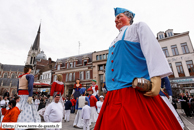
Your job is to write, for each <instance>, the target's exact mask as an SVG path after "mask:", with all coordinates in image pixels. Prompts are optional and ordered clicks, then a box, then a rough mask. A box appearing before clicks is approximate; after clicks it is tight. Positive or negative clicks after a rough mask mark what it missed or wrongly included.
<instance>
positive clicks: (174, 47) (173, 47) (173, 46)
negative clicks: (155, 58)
mask: <svg viewBox="0 0 194 130" xmlns="http://www.w3.org/2000/svg"><path fill="white" fill-rule="evenodd" d="M171 49H172V54H173V56H176V55H178V54H179V53H178V49H177V47H176V45H172V46H171Z"/></svg>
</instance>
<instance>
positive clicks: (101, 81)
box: [99, 74, 103, 90]
mask: <svg viewBox="0 0 194 130" xmlns="http://www.w3.org/2000/svg"><path fill="white" fill-rule="evenodd" d="M99 77H100V89H101V90H102V86H103V75H102V74H100V75H99Z"/></svg>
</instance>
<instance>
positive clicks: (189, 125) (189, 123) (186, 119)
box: [177, 109, 194, 130]
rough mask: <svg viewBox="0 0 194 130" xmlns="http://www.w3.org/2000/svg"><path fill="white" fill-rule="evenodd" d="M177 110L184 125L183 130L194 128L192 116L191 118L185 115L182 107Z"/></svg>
mask: <svg viewBox="0 0 194 130" xmlns="http://www.w3.org/2000/svg"><path fill="white" fill-rule="evenodd" d="M177 112H178V113H179V115H180V117H181V119H182V120H183V122H184V124H185V126H186V128H185V130H194V116H193V117H192V118H191V117H187V116H186V115H185V113H184V110H183V109H177Z"/></svg>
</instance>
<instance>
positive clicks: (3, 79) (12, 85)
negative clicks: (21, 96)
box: [0, 63, 24, 96]
mask: <svg viewBox="0 0 194 130" xmlns="http://www.w3.org/2000/svg"><path fill="white" fill-rule="evenodd" d="M23 70H24V66H22V65H7V64H1V63H0V95H4V93H5V92H6V91H8V92H9V95H10V96H13V95H14V94H17V83H18V76H19V75H21V74H23Z"/></svg>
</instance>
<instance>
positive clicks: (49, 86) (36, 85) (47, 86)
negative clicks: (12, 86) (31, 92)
mask: <svg viewBox="0 0 194 130" xmlns="http://www.w3.org/2000/svg"><path fill="white" fill-rule="evenodd" d="M33 86H34V88H51V85H50V84H45V83H41V82H34V83H33Z"/></svg>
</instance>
